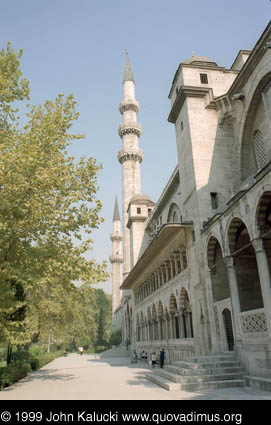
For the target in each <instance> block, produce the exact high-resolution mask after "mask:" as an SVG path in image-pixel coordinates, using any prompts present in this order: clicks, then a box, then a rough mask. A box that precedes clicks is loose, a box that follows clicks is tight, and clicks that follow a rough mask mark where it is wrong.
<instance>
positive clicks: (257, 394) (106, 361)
mask: <svg viewBox="0 0 271 425" xmlns="http://www.w3.org/2000/svg"><path fill="white" fill-rule="evenodd" d="M148 370H150V368H149V366H148V365H147V364H146V363H137V364H131V363H130V359H129V358H99V356H95V355H92V354H89V355H88V354H84V355H83V356H79V355H78V354H69V355H68V357H60V358H58V359H55V360H54V361H53V362H51V363H49V364H48V365H46V366H44V367H43V368H42V369H40V370H39V371H37V372H34V373H32V374H30V375H29V376H27V377H26V378H24V379H23V380H21V381H20V382H18V383H17V384H15V385H13V386H11V387H8V388H6V389H5V390H3V391H0V400H244V399H245V400H260V399H261V400H262V399H264V400H271V393H269V392H265V391H261V390H258V389H255V388H250V387H245V388H229V389H221V390H208V391H207V390H206V391H196V392H190V391H189V392H188V391H177V392H173V391H171V392H169V391H166V390H164V389H162V388H160V387H158V386H156V385H155V384H153V383H151V382H149V381H147V380H146V379H145V378H144V374H145V372H146V371H148Z"/></svg>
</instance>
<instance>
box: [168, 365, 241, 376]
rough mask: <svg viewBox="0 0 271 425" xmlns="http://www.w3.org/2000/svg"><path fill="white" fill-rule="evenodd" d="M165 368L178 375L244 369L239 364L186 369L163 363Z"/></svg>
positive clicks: (220, 372)
mask: <svg viewBox="0 0 271 425" xmlns="http://www.w3.org/2000/svg"><path fill="white" fill-rule="evenodd" d="M164 368H165V369H166V370H169V371H170V372H174V373H178V374H180V375H188V376H191V375H192V376H193V375H199V374H200V375H213V374H223V373H241V372H244V369H243V368H241V367H240V366H236V367H216V368H215V369H211V368H210V367H209V368H208V369H188V368H182V367H179V366H177V365H175V366H174V365H165V367H164Z"/></svg>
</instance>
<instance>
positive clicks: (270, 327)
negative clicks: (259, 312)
mask: <svg viewBox="0 0 271 425" xmlns="http://www.w3.org/2000/svg"><path fill="white" fill-rule="evenodd" d="M252 244H253V248H254V250H255V254H256V260H257V265H258V272H259V278H260V284H261V290H262V297H263V305H264V310H265V316H266V325H267V334H268V344H269V345H270V347H271V280H270V271H269V266H268V261H267V256H266V251H265V247H264V243H263V240H262V239H254V240H253V241H252Z"/></svg>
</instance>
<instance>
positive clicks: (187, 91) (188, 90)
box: [168, 86, 214, 124]
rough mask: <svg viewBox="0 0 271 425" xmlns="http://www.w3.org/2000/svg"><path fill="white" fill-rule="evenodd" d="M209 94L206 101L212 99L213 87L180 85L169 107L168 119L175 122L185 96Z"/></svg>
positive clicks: (209, 101)
mask: <svg viewBox="0 0 271 425" xmlns="http://www.w3.org/2000/svg"><path fill="white" fill-rule="evenodd" d="M205 96H209V100H208V103H209V104H210V103H211V101H212V100H213V97H214V96H213V89H212V88H209V87H194V86H181V87H180V90H179V93H178V96H177V98H176V100H175V102H174V104H173V106H172V108H171V111H170V114H169V116H168V121H169V122H171V123H173V124H175V123H176V120H177V118H178V116H179V113H180V111H181V109H182V107H183V104H184V101H185V99H186V98H187V97H199V98H200V97H201V98H202V97H205Z"/></svg>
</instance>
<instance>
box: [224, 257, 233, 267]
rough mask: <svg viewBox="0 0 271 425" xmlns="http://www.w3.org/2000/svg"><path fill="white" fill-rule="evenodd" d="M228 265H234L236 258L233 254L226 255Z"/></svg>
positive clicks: (225, 259)
mask: <svg viewBox="0 0 271 425" xmlns="http://www.w3.org/2000/svg"><path fill="white" fill-rule="evenodd" d="M224 262H225V265H226V267H234V258H233V257H232V256H231V255H227V256H226V257H224Z"/></svg>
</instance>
